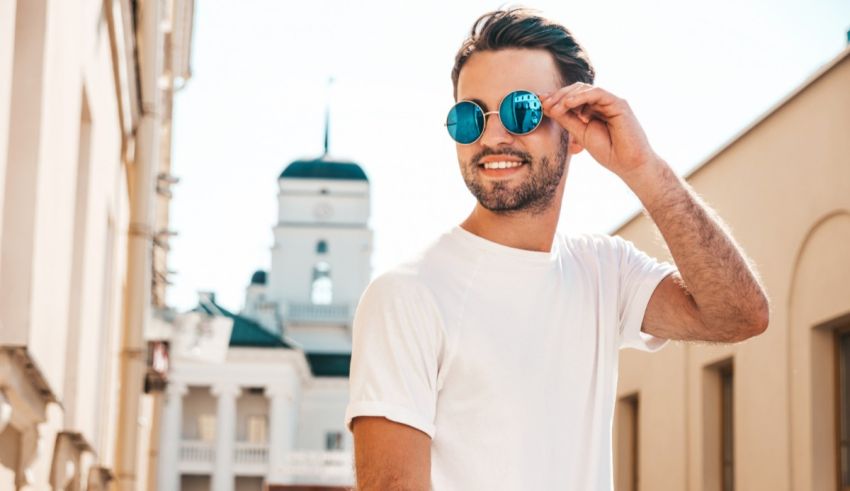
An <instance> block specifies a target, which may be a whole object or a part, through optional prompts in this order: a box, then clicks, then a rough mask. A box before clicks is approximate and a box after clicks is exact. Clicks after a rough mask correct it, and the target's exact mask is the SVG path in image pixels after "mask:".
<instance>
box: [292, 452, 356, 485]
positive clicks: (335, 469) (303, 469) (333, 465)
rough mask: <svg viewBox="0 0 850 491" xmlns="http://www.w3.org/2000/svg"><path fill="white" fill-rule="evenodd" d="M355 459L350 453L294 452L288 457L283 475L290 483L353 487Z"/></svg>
mask: <svg viewBox="0 0 850 491" xmlns="http://www.w3.org/2000/svg"><path fill="white" fill-rule="evenodd" d="M353 465H354V459H353V457H352V454H351V452H350V451H337V452H318V451H306V450H302V451H298V450H296V451H294V452H290V453H289V454H288V455H287V456H286V461H285V463H284V467H283V475H284V476H285V477H286V479H287V480H288V481H290V482H295V483H301V482H303V483H313V484H325V483H335V484H341V485H351V484H353V483H354V471H353Z"/></svg>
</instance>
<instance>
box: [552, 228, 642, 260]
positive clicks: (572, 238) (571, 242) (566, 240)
mask: <svg viewBox="0 0 850 491" xmlns="http://www.w3.org/2000/svg"><path fill="white" fill-rule="evenodd" d="M559 239H560V241H561V243H562V246H563V247H564V248H566V249H567V250H569V251H570V252H573V253H576V254H592V255H594V256H600V255H607V254H612V253H613V254H617V253H621V252H623V251H624V250H626V249H628V248H630V247H632V248H633V247H634V244H632V243H631V242H630V241H628V240H626V239H624V238H622V237H620V236H619V235H608V234H601V233H589V232H585V233H578V234H560V233H559Z"/></svg>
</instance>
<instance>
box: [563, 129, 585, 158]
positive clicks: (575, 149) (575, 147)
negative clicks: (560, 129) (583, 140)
mask: <svg viewBox="0 0 850 491" xmlns="http://www.w3.org/2000/svg"><path fill="white" fill-rule="evenodd" d="M564 131H566V130H564ZM567 138H569V142H570V143H569V146H568V147H567V153H568V154H570V155H575V154H577V153H579V152H581V151H582V150H584V147H583V146H581V145H579V144H578V143H576V141H575V139H574V138H573V135H571V134H569V133H567Z"/></svg>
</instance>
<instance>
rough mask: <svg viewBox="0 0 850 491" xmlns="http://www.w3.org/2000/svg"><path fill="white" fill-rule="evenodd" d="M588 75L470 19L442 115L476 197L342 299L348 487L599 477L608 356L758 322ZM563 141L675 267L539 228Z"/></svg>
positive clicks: (632, 130)
mask: <svg viewBox="0 0 850 491" xmlns="http://www.w3.org/2000/svg"><path fill="white" fill-rule="evenodd" d="M593 76H594V72H593V68H592V67H591V64H590V62H589V60H588V58H587V56H586V54H585V52H584V51H583V50H582V49H581V47H580V46H579V45H578V44H577V43H576V42H575V40H574V39H573V37H572V35H571V34H570V32H569V31H568V30H567V29H565V28H564V27H562V26H560V25H557V24H554V23H552V22H551V21H548V20H546V19H543V18H541V17H539V16H537V15H536V14H535V13H533V12H530V11H527V10H523V9H512V10H507V11H496V12H491V13H489V14H485V15H484V16H482V17H481V18H480V19H479V20H478V21H477V22H476V23H475V25H474V26H473V29H472V33H471V35H470V38H469V39H468V40H467V41H466V42H465V43H464V44H463V46H462V47H461V49H460V51H459V52H458V55H457V58H456V62H455V67H454V70H453V73H452V79H453V82H454V90H455V100H456V101H458V104H457V105H455V106H454V107H453V108H452V109H451V111H450V112H449V117H448V119H447V126H448V129H449V134H450V135H451V136H452V137H453V138H454V139H455V140H456V141H457V154H458V162H459V164H460V170H461V174H462V175H463V178H464V180H465V181H466V184H467V186H468V187H469V189H470V191H471V192H472V193H473V194H474V195H475V197H476V198H477V200H478V202H477V204H476V205H475V208H474V209H473V210H472V213H471V214H470V215H469V217H468V218H467V219H466V220H465V221H464V222H463V223H462V224H461V225H460V226H459V227H455V228H454V229H452V230H451V231H449V232H448V233H446V234H444V235H443V236H441V237H440V238H438V239H437V240H436V242H434V243H433V244H432V245H431V246H429V247H428V248H427V249H426V250H425V251H424V252H423V253H422V254H421V255H420V256H419V257H417V258H416V259H415V260H413V261H412V262H410V263H408V264H405V265H402V266H399V267H397V268H395V269H394V270H392V271H390V272H388V273H385V274H383V275H381V276H380V277H378V278H377V279H375V280H374V281H373V282H372V283H371V284H370V286H369V288H367V290H366V291H365V292H364V294H363V296H362V298H361V301H360V305H359V306H358V309H357V313H356V315H355V321H354V348H353V353H352V360H351V401H350V404H349V406H348V408H347V411H346V423H347V424H349V427H350V429H351V430H352V432H353V433H354V443H355V462H356V474H357V485H358V489H360V490H364V491H366V490H373V489H375V490H386V489H403V490H426V489H435V490H439V491H443V490H477V489H482V490H484V489H486V490H497V489H517V490H519V489H529V490H538V489H539V490H543V489H546V490H550V489H553V490H554V489H560V490H605V489H611V486H612V484H611V483H612V471H611V422H612V416H613V408H614V402H615V398H616V384H617V360H618V351H619V349H620V348H623V347H632V348H638V349H643V350H648V351H652V350H656V349H658V348H660V347H661V346H662V345H663V344H664V343H665V342H666V340H668V339H677V340H686V341H696V340H699V341H712V342H737V341H741V340H744V339H747V338H749V337H752V336H754V335H757V334H760V333H761V332H763V331H764V330H765V329H766V327H767V323H768V311H769V307H768V301H767V298H766V295H765V293H764V292H763V290H762V288H761V286H760V285H759V281H758V279H757V275H756V274H755V272H754V271H753V269H752V268H751V267H750V266H749V265H748V261H747V259H746V258H745V256H744V254H743V253H742V252H741V251H740V249H739V248H738V247H737V245H736V244H735V242H734V240H733V239H732V237H731V236H730V235H729V233H728V232H727V231H726V230H725V228H724V226H723V225H722V224H721V222H720V220H719V219H718V218H717V217H716V216H715V215H714V213H713V212H712V211H711V210H710V209H709V208H708V207H707V206H706V205H705V204H704V203H702V202H701V201H700V200H699V198H698V197H697V196H696V195H695V194H694V193H693V191H692V190H691V189H690V188H689V186H688V185H687V184H686V183H684V182H683V181H682V180H681V179H679V178H678V177H677V176H676V175H675V174H674V173H673V171H672V170H671V169H670V167H669V166H668V165H667V163H665V162H664V160H662V159H661V158H660V157H659V156H658V155H657V154H656V153H655V152H654V151H653V150H652V148H651V147H650V145H649V143H648V141H647V138H646V136H645V135H644V133H643V130H642V129H641V126H640V125H639V123H638V121H637V119H636V118H635V116H634V114H633V113H632V111H631V109H630V108H629V106H628V104H627V103H626V101H624V100H623V99H620V98H618V97H616V96H614V95H613V94H611V93H610V92H608V91H606V90H604V89H602V88H600V87H594V86H593V85H592V83H593ZM582 150H587V151H588V152H589V153H590V155H591V156H592V157H593V158H594V159H595V160H596V161H597V162H599V163H600V164H601V165H603V166H604V167H606V168H607V169H608V170H610V171H612V172H614V173H615V174H616V175H617V176H619V177H620V178H621V179H623V181H624V182H625V183H626V184H627V185H628V186H629V187H630V188H631V190H632V191H633V192H634V193H635V194H636V195H637V196H638V197H639V198H640V200H641V202H642V203H643V205H644V207H645V208H646V210H647V212H648V214H649V216H650V217H651V218H652V219H653V220H654V222H655V223H656V225H657V226H658V228H659V229H660V231H661V233H662V235H663V236H664V239H665V241H666V243H667V245H668V247H669V249H670V252H671V254H672V256H673V259H674V260H675V262H676V266H678V269H677V268H676V267H674V266H673V265H671V264H669V263H659V262H657V261H655V260H654V259H651V258H650V257H648V256H647V255H646V254H644V253H643V252H641V251H639V250H637V249H636V248H635V247H634V245H633V244H632V243H631V242H628V241H625V240H623V239H622V238H619V237H610V236H607V235H599V234H584V235H577V236H564V235H561V234H556V227H557V223H558V217H559V215H560V210H561V201H562V197H563V191H564V183H565V181H566V176H567V169H568V167H569V161H570V158H571V157H572V155H575V154H577V153H578V152H580V151H582Z"/></svg>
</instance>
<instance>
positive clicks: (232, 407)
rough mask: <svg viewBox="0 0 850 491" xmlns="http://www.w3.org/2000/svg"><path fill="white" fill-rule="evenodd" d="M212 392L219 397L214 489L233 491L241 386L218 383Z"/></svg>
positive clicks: (217, 490)
mask: <svg viewBox="0 0 850 491" xmlns="http://www.w3.org/2000/svg"><path fill="white" fill-rule="evenodd" d="M212 393H213V395H215V396H216V397H217V398H218V404H217V412H216V417H215V422H216V428H215V443H216V446H215V468H214V469H213V478H212V489H213V491H233V488H234V475H233V448H234V443H235V441H236V397H237V396H238V395H239V386H238V385H236V384H228V383H223V384H218V385H215V386H213V388H212Z"/></svg>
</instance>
